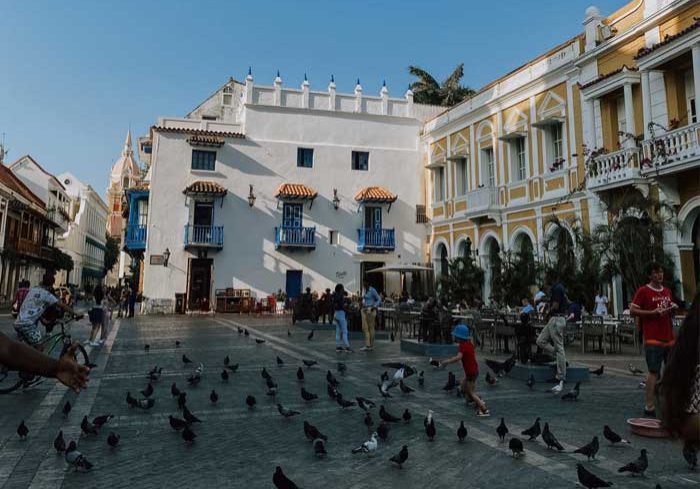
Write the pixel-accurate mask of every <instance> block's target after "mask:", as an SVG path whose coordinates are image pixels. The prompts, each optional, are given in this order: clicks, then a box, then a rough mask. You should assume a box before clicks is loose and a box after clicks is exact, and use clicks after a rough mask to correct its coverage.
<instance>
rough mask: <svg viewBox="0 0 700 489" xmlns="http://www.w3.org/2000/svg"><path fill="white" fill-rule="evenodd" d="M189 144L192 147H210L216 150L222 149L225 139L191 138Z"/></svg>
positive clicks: (209, 137) (210, 137)
mask: <svg viewBox="0 0 700 489" xmlns="http://www.w3.org/2000/svg"><path fill="white" fill-rule="evenodd" d="M187 142H188V143H190V146H210V147H215V148H220V147H221V146H223V145H224V143H225V141H224V138H220V137H215V136H190V137H189V138H187Z"/></svg>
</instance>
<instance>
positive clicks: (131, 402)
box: [126, 392, 138, 407]
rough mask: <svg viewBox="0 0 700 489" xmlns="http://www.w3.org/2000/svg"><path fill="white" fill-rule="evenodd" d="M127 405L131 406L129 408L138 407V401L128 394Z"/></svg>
mask: <svg viewBox="0 0 700 489" xmlns="http://www.w3.org/2000/svg"><path fill="white" fill-rule="evenodd" d="M126 403H127V404H128V405H129V407H136V405H137V404H138V401H137V400H136V399H135V398H134V397H131V392H127V393H126Z"/></svg>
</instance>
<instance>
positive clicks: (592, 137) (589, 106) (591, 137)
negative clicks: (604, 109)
mask: <svg viewBox="0 0 700 489" xmlns="http://www.w3.org/2000/svg"><path fill="white" fill-rule="evenodd" d="M586 112H587V114H588V116H587V117H588V120H587V121H586V127H587V129H588V139H587V140H586V146H588V150H589V151H593V150H594V149H595V148H596V146H597V144H596V134H595V100H594V99H592V98H589V99H587V100H586Z"/></svg>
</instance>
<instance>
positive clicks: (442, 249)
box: [438, 243, 448, 277]
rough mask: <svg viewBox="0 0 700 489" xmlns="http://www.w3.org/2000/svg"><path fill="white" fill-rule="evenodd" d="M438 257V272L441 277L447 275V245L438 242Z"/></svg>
mask: <svg viewBox="0 0 700 489" xmlns="http://www.w3.org/2000/svg"><path fill="white" fill-rule="evenodd" d="M438 253H439V255H438V258H439V260H440V261H439V262H438V263H439V274H440V276H441V277H447V274H448V262H447V246H445V245H444V244H442V243H441V244H440V246H439V247H438Z"/></svg>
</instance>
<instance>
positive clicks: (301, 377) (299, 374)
mask: <svg viewBox="0 0 700 489" xmlns="http://www.w3.org/2000/svg"><path fill="white" fill-rule="evenodd" d="M297 380H298V381H299V382H304V371H303V370H302V369H301V367H299V368H298V369H297Z"/></svg>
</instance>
